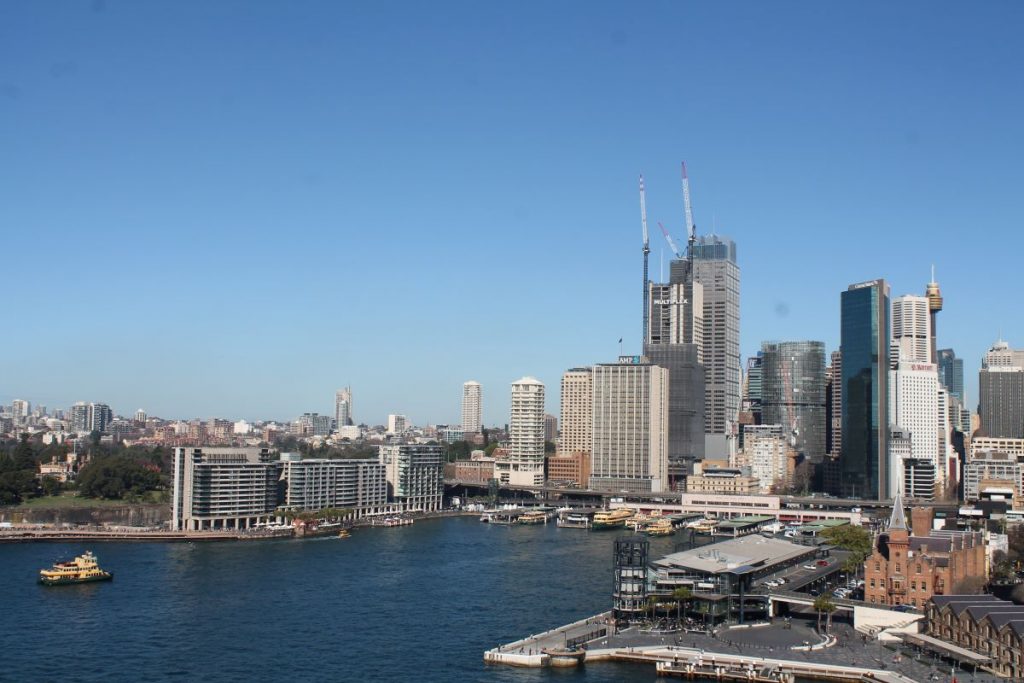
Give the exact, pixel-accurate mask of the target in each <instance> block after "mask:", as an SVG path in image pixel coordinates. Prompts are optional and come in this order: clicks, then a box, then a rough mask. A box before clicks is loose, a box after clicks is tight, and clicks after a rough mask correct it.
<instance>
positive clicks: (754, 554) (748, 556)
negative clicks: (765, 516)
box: [653, 536, 813, 574]
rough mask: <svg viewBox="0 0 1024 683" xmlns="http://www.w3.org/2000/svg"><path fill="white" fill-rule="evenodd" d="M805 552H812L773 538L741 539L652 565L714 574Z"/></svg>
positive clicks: (772, 561)
mask: <svg viewBox="0 0 1024 683" xmlns="http://www.w3.org/2000/svg"><path fill="white" fill-rule="evenodd" d="M808 552H813V550H812V549H811V548H808V547H807V546H805V545H797V544H796V543H790V542H789V541H782V540H779V539H777V538H765V537H764V536H742V537H740V538H731V539H729V540H727V541H722V542H721V543H713V544H711V545H706V546H703V547H701V548H694V549H693V550H685V551H683V552H678V553H672V554H670V555H666V556H665V557H663V558H661V559H660V560H657V561H655V562H654V563H653V564H654V566H656V567H661V568H666V569H669V568H673V567H681V568H686V569H693V570H696V571H699V572H705V573H710V574H718V573H723V572H730V571H735V570H736V569H740V568H750V567H761V566H770V565H773V564H778V563H780V562H785V561H788V560H791V559H793V558H795V557H799V556H801V555H805V554H807V553H808Z"/></svg>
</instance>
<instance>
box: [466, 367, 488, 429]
mask: <svg viewBox="0 0 1024 683" xmlns="http://www.w3.org/2000/svg"><path fill="white" fill-rule="evenodd" d="M481 429H483V388H482V387H481V386H480V382H474V381H473V380H469V381H468V382H465V383H463V385H462V431H463V432H479V431H480V430H481Z"/></svg>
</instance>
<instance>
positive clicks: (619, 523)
mask: <svg viewBox="0 0 1024 683" xmlns="http://www.w3.org/2000/svg"><path fill="white" fill-rule="evenodd" d="M632 517H633V513H632V512H631V511H629V510H627V509H626V508H618V509H617V510H599V511H598V512H596V513H594V523H593V524H591V525H590V528H591V529H593V530H594V531H601V530H603V529H621V528H622V527H624V526H625V525H626V520H627V519H631V518H632Z"/></svg>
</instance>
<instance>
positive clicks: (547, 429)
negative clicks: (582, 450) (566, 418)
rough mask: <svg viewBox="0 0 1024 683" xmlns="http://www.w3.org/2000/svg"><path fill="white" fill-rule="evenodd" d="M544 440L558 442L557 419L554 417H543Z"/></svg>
mask: <svg viewBox="0 0 1024 683" xmlns="http://www.w3.org/2000/svg"><path fill="white" fill-rule="evenodd" d="M544 440H545V441H550V442H551V443H555V442H556V441H558V418H557V417H555V416H554V415H544Z"/></svg>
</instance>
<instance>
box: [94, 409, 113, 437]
mask: <svg viewBox="0 0 1024 683" xmlns="http://www.w3.org/2000/svg"><path fill="white" fill-rule="evenodd" d="M88 416H89V428H88V431H90V432H105V431H107V425H109V424H110V422H111V420H113V419H114V411H113V410H111V409H110V406H108V405H107V404H106V403H90V404H89V413H88Z"/></svg>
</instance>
